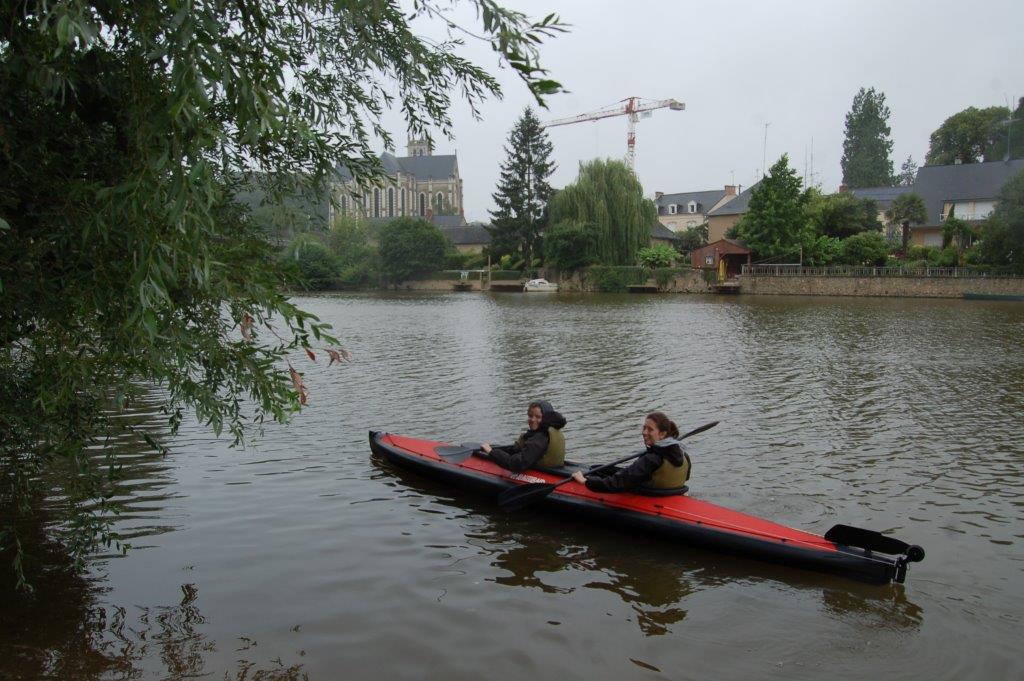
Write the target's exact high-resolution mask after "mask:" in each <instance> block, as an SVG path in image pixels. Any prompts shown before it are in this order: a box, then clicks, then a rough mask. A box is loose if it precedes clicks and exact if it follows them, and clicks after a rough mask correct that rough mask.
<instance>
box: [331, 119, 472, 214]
mask: <svg viewBox="0 0 1024 681" xmlns="http://www.w3.org/2000/svg"><path fill="white" fill-rule="evenodd" d="M407 151H408V155H407V156H395V155H394V154H391V153H389V152H386V151H385V152H384V153H382V154H381V155H380V162H381V165H382V166H383V168H384V172H386V173H387V174H388V176H389V177H390V181H385V183H383V184H382V185H381V186H377V187H373V188H372V189H365V188H360V187H358V186H357V185H356V184H355V182H354V181H353V180H352V174H351V173H350V172H349V171H348V169H347V168H344V167H339V168H338V185H337V187H336V189H335V198H336V204H337V205H336V206H331V208H330V217H331V220H332V222H333V219H334V217H335V215H344V216H355V217H363V218H368V219H371V220H379V219H388V218H396V217H406V216H413V217H425V218H428V219H430V220H431V221H432V222H434V224H436V225H438V226H439V227H455V226H459V225H465V224H466V221H465V218H464V217H463V215H464V213H463V203H462V178H461V177H459V162H458V159H457V158H456V156H455V154H446V155H434V148H433V145H432V144H431V143H430V142H429V141H427V140H426V139H410V140H409V144H408V147H407Z"/></svg>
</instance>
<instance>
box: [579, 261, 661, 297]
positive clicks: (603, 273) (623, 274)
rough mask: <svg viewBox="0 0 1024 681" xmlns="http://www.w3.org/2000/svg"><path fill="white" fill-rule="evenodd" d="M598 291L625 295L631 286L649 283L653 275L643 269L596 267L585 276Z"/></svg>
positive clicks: (589, 269)
mask: <svg viewBox="0 0 1024 681" xmlns="http://www.w3.org/2000/svg"><path fill="white" fill-rule="evenodd" d="M584 276H585V278H586V279H587V281H589V282H590V283H591V284H593V285H594V287H595V288H596V289H597V290H598V291H602V292H604V293H624V292H625V291H626V290H628V288H629V287H630V286H636V285H641V284H645V283H647V279H648V278H650V276H651V273H650V272H649V271H648V270H647V269H645V268H643V267H616V266H601V265H595V266H593V267H589V268H587V271H586V274H585V275H584Z"/></svg>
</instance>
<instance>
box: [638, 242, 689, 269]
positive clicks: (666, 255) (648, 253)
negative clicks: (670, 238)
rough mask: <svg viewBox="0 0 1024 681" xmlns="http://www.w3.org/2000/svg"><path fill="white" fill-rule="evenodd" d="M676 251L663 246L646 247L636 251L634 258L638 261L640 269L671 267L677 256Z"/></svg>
mask: <svg viewBox="0 0 1024 681" xmlns="http://www.w3.org/2000/svg"><path fill="white" fill-rule="evenodd" d="M678 255H679V254H678V252H676V249H674V248H672V247H671V246H667V245H665V244H657V245H656V246H648V247H647V248H641V249H640V250H639V251H637V254H636V258H637V260H639V261H640V266H641V267H646V268H648V269H655V268H658V267H671V266H672V263H673V262H675V259H676V257H677V256H678Z"/></svg>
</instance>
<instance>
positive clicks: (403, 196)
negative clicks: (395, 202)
mask: <svg viewBox="0 0 1024 681" xmlns="http://www.w3.org/2000/svg"><path fill="white" fill-rule="evenodd" d="M402 215H405V189H402Z"/></svg>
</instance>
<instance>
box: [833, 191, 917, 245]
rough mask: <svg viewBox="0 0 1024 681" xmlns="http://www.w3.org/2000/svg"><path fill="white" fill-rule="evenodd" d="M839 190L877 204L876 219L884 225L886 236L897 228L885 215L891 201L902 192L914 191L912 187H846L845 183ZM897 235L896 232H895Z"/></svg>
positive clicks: (891, 234)
mask: <svg viewBox="0 0 1024 681" xmlns="http://www.w3.org/2000/svg"><path fill="white" fill-rule="evenodd" d="M839 191H840V192H848V193H850V194H852V195H853V196H856V197H857V198H858V199H870V200H872V201H874V202H875V205H876V206H878V221H879V222H881V223H882V224H883V225H885V235H886V236H887V237H891V236H893V234H894V233H896V232H894V230H896V229H897V228H898V226H897V225H891V224H889V218H888V217H887V216H886V213H887V212H888V210H889V209H890V208H891V207H892V202H893V201H895V200H896V198H897V197H899V196H902V195H903V194H909V193H911V192H913V191H914V188H913V187H861V188H858V189H847V188H846V186H845V185H843V186H840V187H839ZM896 234H897V236H898V233H896Z"/></svg>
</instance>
